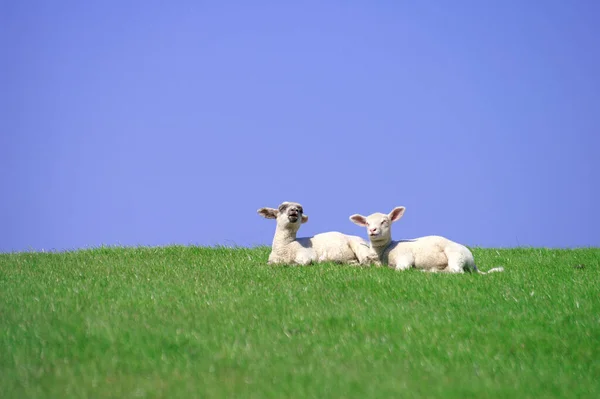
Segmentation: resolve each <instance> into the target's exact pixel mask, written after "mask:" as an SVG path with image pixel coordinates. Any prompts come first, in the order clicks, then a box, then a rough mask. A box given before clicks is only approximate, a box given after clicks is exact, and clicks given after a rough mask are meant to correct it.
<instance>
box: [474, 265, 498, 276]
mask: <svg viewBox="0 0 600 399" xmlns="http://www.w3.org/2000/svg"><path fill="white" fill-rule="evenodd" d="M475 271H476V272H477V273H479V274H488V273H498V272H503V271H504V268H503V267H494V268H492V269H490V270H488V271H487V272H482V271H481V270H479V269H478V268H477V266H475Z"/></svg>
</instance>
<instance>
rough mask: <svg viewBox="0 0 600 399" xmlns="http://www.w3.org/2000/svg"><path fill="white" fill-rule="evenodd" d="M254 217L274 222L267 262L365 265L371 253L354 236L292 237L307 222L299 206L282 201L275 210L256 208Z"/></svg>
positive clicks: (322, 234)
mask: <svg viewBox="0 0 600 399" xmlns="http://www.w3.org/2000/svg"><path fill="white" fill-rule="evenodd" d="M258 214H259V215H261V216H263V217H265V218H267V219H277V228H276V229H275V237H273V245H272V247H271V254H270V255H269V261H268V263H270V264H273V263H278V264H298V265H308V264H311V263H318V262H337V263H349V264H358V263H365V260H364V258H366V257H367V256H369V254H370V253H371V250H370V248H369V245H368V243H367V242H366V241H365V240H363V239H362V238H360V237H358V236H348V235H346V234H342V233H338V232H329V233H321V234H317V235H315V236H314V237H307V238H296V234H297V232H298V229H300V225H301V224H302V223H306V222H307V221H308V216H306V215H304V214H303V209H302V205H300V204H298V203H296V202H284V203H282V204H281V205H279V208H278V209H274V208H260V209H259V210H258Z"/></svg>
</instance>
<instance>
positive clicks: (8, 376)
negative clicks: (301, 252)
mask: <svg viewBox="0 0 600 399" xmlns="http://www.w3.org/2000/svg"><path fill="white" fill-rule="evenodd" d="M473 252H474V254H475V258H476V260H477V263H478V266H479V268H480V269H482V270H487V269H490V268H491V267H494V266H499V265H502V266H504V267H505V270H506V271H505V272H504V273H496V274H490V275H475V274H466V275H446V274H428V273H421V272H418V271H415V270H410V271H406V272H395V271H393V270H390V269H387V268H358V267H352V266H340V265H333V264H325V265H316V266H310V267H276V266H268V265H266V259H267V256H268V253H269V249H268V248H254V249H227V248H202V247H181V246H175V247H165V248H98V249H93V250H83V251H74V252H68V253H16V254H1V255H0V392H1V394H0V396H1V397H2V398H28V397H30V398H33V397H35V398H45V397H47V398H67V397H82V398H83V397H94V398H103V397H128V398H129V397H164V398H174V397H202V398H208V397H256V398H282V397H296V398H300V397H319V398H327V397H347V398H349V397H356V398H358V397H360V398H365V397H367V398H382V397H422V398H435V397H443V398H465V397H477V398H486V397H497V398H508V397H514V398H540V397H544V398H549V397H564V398H566V397H572V398H578V397H581V398H583V397H586V398H592V397H600V248H592V249H577V250H548V249H536V248H531V249H499V250H496V249H481V248H474V249H473Z"/></svg>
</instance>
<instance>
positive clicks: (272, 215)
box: [257, 208, 279, 219]
mask: <svg viewBox="0 0 600 399" xmlns="http://www.w3.org/2000/svg"><path fill="white" fill-rule="evenodd" d="M257 212H258V214H259V215H260V216H262V217H264V218H266V219H277V215H278V214H279V211H278V210H277V209H273V208H260V209H259V210H258V211H257Z"/></svg>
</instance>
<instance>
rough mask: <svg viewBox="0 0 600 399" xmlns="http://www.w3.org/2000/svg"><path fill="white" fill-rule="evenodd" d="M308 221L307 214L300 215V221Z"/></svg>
mask: <svg viewBox="0 0 600 399" xmlns="http://www.w3.org/2000/svg"><path fill="white" fill-rule="evenodd" d="M306 222H308V216H306V215H302V223H306Z"/></svg>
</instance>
